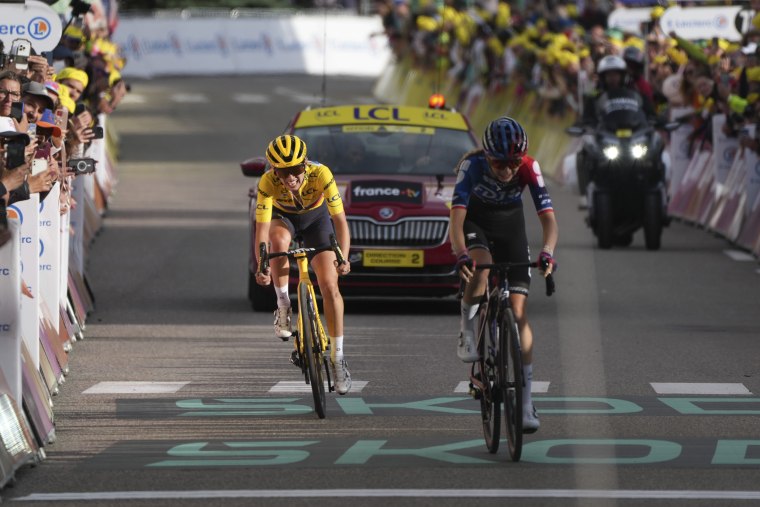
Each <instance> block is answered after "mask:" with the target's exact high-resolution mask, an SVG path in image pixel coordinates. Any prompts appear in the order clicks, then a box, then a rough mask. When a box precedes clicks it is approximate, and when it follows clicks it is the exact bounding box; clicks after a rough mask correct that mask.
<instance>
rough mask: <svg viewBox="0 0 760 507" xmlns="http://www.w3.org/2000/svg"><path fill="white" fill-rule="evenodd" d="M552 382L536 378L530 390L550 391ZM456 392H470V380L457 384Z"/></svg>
mask: <svg viewBox="0 0 760 507" xmlns="http://www.w3.org/2000/svg"><path fill="white" fill-rule="evenodd" d="M550 383H551V382H544V381H540V380H534V381H533V383H532V384H531V386H530V392H531V393H547V392H549V384H550ZM454 392H455V393H469V392H470V381H469V380H463V381H462V382H460V383H459V384H457V386H456V388H455V389H454Z"/></svg>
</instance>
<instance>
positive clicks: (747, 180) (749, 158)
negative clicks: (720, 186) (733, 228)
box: [743, 125, 760, 214]
mask: <svg viewBox="0 0 760 507" xmlns="http://www.w3.org/2000/svg"><path fill="white" fill-rule="evenodd" d="M746 133H747V135H748V136H749V137H750V139H754V138H755V125H749V126H748V127H747V132H746ZM744 164H745V168H746V172H745V174H744V182H743V183H744V191H745V192H746V193H747V200H746V201H745V213H746V214H749V213H750V212H751V211H752V206H753V205H754V204H755V202H756V201H757V199H758V196H760V157H758V155H757V152H755V151H753V150H749V149H745V150H744ZM757 211H760V210H756V212H757Z"/></svg>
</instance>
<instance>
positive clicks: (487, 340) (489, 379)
mask: <svg viewBox="0 0 760 507" xmlns="http://www.w3.org/2000/svg"><path fill="white" fill-rule="evenodd" d="M495 306H496V305H491V308H489V305H488V303H487V302H486V301H482V302H481V303H480V309H481V311H480V320H479V322H480V325H479V329H480V333H479V334H480V336H479V340H478V348H479V352H480V360H479V361H478V362H477V363H476V370H477V373H478V375H479V377H480V378H479V380H480V382H481V383H482V384H483V389H482V392H481V395H480V415H481V417H482V419H483V437H484V439H485V441H486V447H487V448H488V452H490V453H491V454H495V453H496V451H498V450H499V437H500V436H501V398H502V396H501V393H502V389H501V385H502V384H501V380H500V377H499V369H498V368H497V367H496V362H495V360H496V352H497V350H496V347H497V344H498V343H499V337H498V333H499V326H497V325H496V322H497V321H496V319H495V318H494V317H495V316H494V313H495V311H496V310H495Z"/></svg>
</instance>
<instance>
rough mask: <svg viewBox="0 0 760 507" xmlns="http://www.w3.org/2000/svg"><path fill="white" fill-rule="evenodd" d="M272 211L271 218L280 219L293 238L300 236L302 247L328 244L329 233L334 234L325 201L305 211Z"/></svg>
mask: <svg viewBox="0 0 760 507" xmlns="http://www.w3.org/2000/svg"><path fill="white" fill-rule="evenodd" d="M272 211H273V212H272V220H282V223H283V224H285V227H287V228H288V230H289V231H290V235H291V236H292V237H293V238H294V239H295V238H296V237H300V238H301V239H302V240H303V246H304V247H307V248H322V247H329V246H330V234H334V230H335V229H334V228H333V223H332V220H331V219H330V213H329V212H328V211H327V202H323V203H322V204H321V205H319V206H318V207H317V208H314V209H313V210H311V211H307V212H306V213H285V212H284V211H280V210H278V209H276V208H275V209H274V210H272Z"/></svg>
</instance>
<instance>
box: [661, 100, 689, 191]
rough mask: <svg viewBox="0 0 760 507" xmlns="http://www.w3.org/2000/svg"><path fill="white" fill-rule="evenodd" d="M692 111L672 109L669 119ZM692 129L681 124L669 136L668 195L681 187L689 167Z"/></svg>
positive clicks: (686, 108) (685, 108)
mask: <svg viewBox="0 0 760 507" xmlns="http://www.w3.org/2000/svg"><path fill="white" fill-rule="evenodd" d="M692 112H694V110H693V109H692V108H690V107H681V108H673V109H672V111H671V115H670V119H671V120H676V119H678V118H682V117H684V116H686V115H688V114H690V113H692ZM693 130H694V127H692V126H691V124H689V123H682V124H681V126H680V127H678V128H677V129H676V130H674V131H673V132H671V134H670V147H669V150H670V174H668V175H666V176H667V179H668V181H669V182H670V183H669V191H668V193H669V194H670V195H671V196H672V195H674V194H675V193H676V192H677V191H678V187H679V186H680V185H681V181H682V179H683V176H684V173H686V168H687V167H689V162H690V161H691V157H690V156H689V135H691V133H692V131H693Z"/></svg>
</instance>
